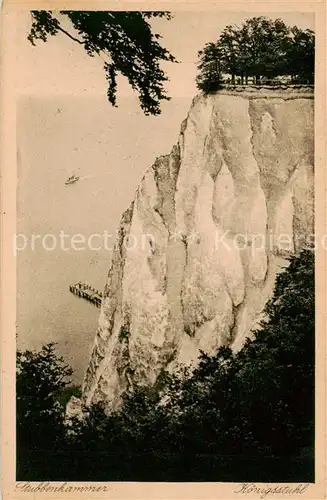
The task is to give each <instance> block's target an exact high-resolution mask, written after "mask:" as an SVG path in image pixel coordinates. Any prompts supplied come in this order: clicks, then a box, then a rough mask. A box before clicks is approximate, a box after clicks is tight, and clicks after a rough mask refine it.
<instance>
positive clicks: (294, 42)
mask: <svg viewBox="0 0 327 500" xmlns="http://www.w3.org/2000/svg"><path fill="white" fill-rule="evenodd" d="M199 58H200V63H199V65H198V69H199V70H200V74H199V76H198V78H197V84H198V88H199V89H201V90H203V91H204V92H205V93H208V89H209V91H210V89H211V88H214V87H215V86H217V85H218V86H219V83H221V81H222V74H223V73H224V74H230V75H231V83H232V84H234V83H235V78H236V77H239V79H240V83H242V84H243V83H248V78H249V77H254V78H255V80H256V83H259V82H260V78H261V77H267V78H268V79H271V78H274V77H277V76H283V75H288V76H292V78H293V79H295V78H298V79H301V80H305V81H306V82H313V80H314V32H313V31H311V30H300V29H299V28H297V27H296V26H294V27H288V26H286V24H285V23H284V22H283V21H282V20H281V19H276V20H275V21H272V20H270V19H267V18H265V17H253V18H251V19H248V20H246V21H245V22H244V23H243V24H242V26H241V27H238V26H227V27H226V28H225V29H224V30H223V32H222V33H221V35H220V37H219V39H218V40H217V42H215V43H210V44H207V45H206V46H205V48H204V50H202V51H200V52H199ZM212 67H217V68H219V76H217V73H216V72H213V71H209V68H212Z"/></svg>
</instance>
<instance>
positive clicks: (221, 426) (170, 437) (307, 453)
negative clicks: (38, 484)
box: [18, 250, 315, 482]
mask: <svg viewBox="0 0 327 500" xmlns="http://www.w3.org/2000/svg"><path fill="white" fill-rule="evenodd" d="M266 316H267V318H268V319H266V320H265V321H264V322H262V324H261V327H260V329H258V330H257V331H255V332H253V340H247V342H246V343H245V345H244V347H243V349H242V350H241V351H240V352H239V353H237V354H233V353H232V351H231V350H230V349H229V348H226V347H222V348H220V349H219V350H218V352H217V353H216V354H215V355H214V356H207V355H206V354H204V353H202V355H201V359H200V363H199V365H198V367H197V368H196V369H195V370H194V371H193V372H191V371H189V370H187V369H183V370H181V372H180V373H178V374H175V375H174V376H171V375H168V374H167V373H165V372H163V373H162V374H161V376H160V377H159V379H158V380H157V383H156V385H155V386H154V387H151V388H145V387H137V388H135V391H134V393H133V395H128V396H127V395H126V396H125V397H124V404H123V407H122V408H121V410H120V411H119V412H111V413H110V414H109V415H108V414H105V413H104V410H103V408H101V405H97V406H93V407H92V408H90V409H89V411H88V413H87V414H86V417H85V420H84V421H83V422H78V421H76V422H75V432H74V433H70V434H69V435H68V436H66V440H65V443H64V444H63V445H62V449H61V454H60V452H58V454H56V460H57V464H56V467H54V464H53V457H52V459H51V461H50V462H51V464H50V465H51V467H50V466H49V468H48V470H47V471H44V468H43V469H41V470H37V469H36V468H35V469H32V468H30V469H29V476H28V477H27V475H26V474H25V473H23V472H22V471H24V470H25V469H24V467H22V466H21V467H20V468H19V471H20V474H21V477H19V478H18V479H23V478H24V479H38V480H41V479H42V480H45V479H57V480H59V479H60V480H62V479H65V480H68V479H70V480H99V481H110V480H143V481H151V480H157V481H165V480H170V481H192V480H193V481H201V480H202V481H204V480H206V481H275V482H276V481H302V482H303V481H306V482H309V481H313V480H314V477H313V474H314V473H313V470H314V344H315V342H314V339H315V335H314V332H315V329H314V316H315V308H314V254H313V252H312V251H310V250H305V251H303V252H302V253H301V254H300V255H299V256H297V257H292V258H291V259H290V264H289V267H288V268H287V269H286V270H285V271H284V272H283V273H281V274H280V275H279V276H278V277H277V282H276V287H275V291H274V295H273V297H272V299H271V300H270V301H269V302H268V304H267V306H266ZM31 362H32V363H33V362H34V361H33V360H32V361H31ZM51 363H53V359H52V358H51ZM49 373H50V374H51V371H50V372H49ZM27 376H29V375H27ZM28 394H29V396H26V397H30V398H31V400H33V398H35V394H32V393H31V392H30V393H28ZM31 404H34V403H31ZM33 411H34V414H33V418H34V421H33V424H32V425H33V426H34V428H35V426H37V425H38V421H39V420H40V424H41V426H42V425H43V423H44V417H45V414H44V412H41V413H40V415H39V414H38V410H37V409H36V408H34V410H33ZM55 415H56V418H55V420H54V422H55V427H54V429H55V430H56V431H57V432H58V433H59V436H60V439H59V441H58V442H61V441H60V440H61V439H62V438H61V436H62V426H61V424H60V422H59V421H58V422H57V414H55ZM18 418H19V419H20V425H23V427H24V425H25V423H24V422H25V419H28V418H30V417H29V416H28V415H25V414H24V413H22V412H20V413H19V414H18ZM48 418H49V421H51V422H52V419H53V415H52V413H51V412H50V413H49V414H48ZM41 428H43V427H41ZM50 432H52V433H53V429H51V430H50ZM20 439H21V438H20ZM52 442H56V440H55V439H54V437H53V438H52ZM22 443H23V441H22ZM22 443H19V446H20V445H21V444H22ZM29 444H30V446H32V445H33V446H36V447H37V448H38V454H39V455H40V454H41V455H42V456H43V458H45V457H47V456H48V452H47V451H44V450H43V446H42V440H40V439H37V440H36V441H35V443H33V439H32V440H30V441H29ZM43 444H44V443H43ZM56 453H57V452H56ZM44 461H47V460H44ZM23 476H24V477H23Z"/></svg>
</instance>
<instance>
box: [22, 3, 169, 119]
mask: <svg viewBox="0 0 327 500" xmlns="http://www.w3.org/2000/svg"><path fill="white" fill-rule="evenodd" d="M31 15H32V26H31V31H30V34H29V36H28V39H29V41H30V42H31V43H32V44H33V45H35V41H36V40H42V41H43V42H46V41H47V39H48V36H55V35H57V34H58V33H59V32H60V33H64V34H65V35H66V36H68V37H69V38H70V39H71V40H73V41H74V42H76V43H78V44H80V45H82V46H83V47H84V49H85V50H86V52H87V54H88V55H89V56H91V57H93V56H94V55H99V56H101V57H102V58H103V59H104V70H105V74H106V80H107V82H108V91H107V96H108V100H109V102H110V103H111V104H112V105H113V106H115V105H116V93H117V76H118V74H119V73H120V74H121V75H123V76H124V77H126V78H127V80H128V82H129V84H130V85H131V87H132V88H133V90H135V91H136V92H137V93H138V96H139V101H140V105H141V108H142V109H143V111H144V113H145V114H153V115H157V114H160V103H161V101H163V100H168V99H169V97H168V96H167V95H166V92H165V90H164V83H165V82H166V81H167V76H166V75H165V73H164V71H163V70H162V69H161V68H160V63H161V62H162V61H170V62H176V59H175V58H174V56H173V55H172V54H170V52H169V51H168V50H167V49H165V48H164V47H162V46H161V45H160V43H159V39H160V35H158V34H156V33H153V32H152V29H151V26H150V24H149V23H148V21H147V20H148V19H151V18H153V17H163V18H166V19H167V20H169V19H171V15H170V13H168V12H138V11H130V12H127V11H126V12H120V11H112V12H108V11H89V12H88V11H68V10H65V11H60V12H57V13H54V12H52V11H35V10H34V11H31ZM60 18H61V19H64V18H66V19H67V18H68V19H69V21H70V23H71V26H72V27H73V34H72V33H70V32H69V31H67V29H66V28H65V27H64V26H66V24H65V23H64V21H61V20H60ZM63 24H64V26H63ZM75 33H76V36H75Z"/></svg>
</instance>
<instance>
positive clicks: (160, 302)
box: [82, 89, 314, 407]
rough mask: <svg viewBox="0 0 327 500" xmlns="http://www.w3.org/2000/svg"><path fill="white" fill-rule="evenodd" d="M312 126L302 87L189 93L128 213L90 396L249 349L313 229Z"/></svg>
mask: <svg viewBox="0 0 327 500" xmlns="http://www.w3.org/2000/svg"><path fill="white" fill-rule="evenodd" d="M296 92H297V93H296ZM313 131H314V117H313V95H312V93H311V92H310V91H308V90H306V89H303V90H302V91H295V90H294V89H293V90H291V89H290V90H289V91H284V92H281V93H279V94H277V93H276V91H270V92H269V91H265V92H264V93H262V92H260V91H258V90H257V91H254V92H250V91H249V92H247V93H246V92H243V93H239V94H236V93H235V92H234V93H231V92H227V91H225V92H219V93H217V94H215V95H211V96H207V97H205V96H198V97H196V98H195V99H194V101H193V104H192V107H191V109H190V112H189V114H188V117H187V118H186V120H185V121H184V122H183V124H182V127H181V132H180V136H179V139H178V143H177V145H175V146H174V147H173V148H172V151H171V153H170V154H169V155H167V156H163V157H160V158H158V159H157V160H156V162H155V163H154V165H153V166H152V167H151V168H150V169H149V170H148V171H147V172H146V174H145V176H144V177H143V179H142V181H141V183H140V185H139V188H138V190H137V192H136V196H135V199H134V201H133V202H132V204H131V205H130V207H129V208H128V209H127V210H126V212H125V213H124V215H123V217H122V219H121V223H120V227H119V238H118V241H117V242H116V246H115V250H114V254H113V259H112V265H111V269H110V272H109V275H108V280H107V284H106V287H105V290H104V294H103V302H102V309H101V314H100V320H99V327H98V330H97V333H96V337H95V341H94V347H93V352H92V355H91V358H90V362H89V366H88V369H87V373H86V375H85V380H84V386H83V398H82V399H83V404H86V405H88V404H90V403H91V402H96V401H99V400H103V401H105V402H106V403H107V404H108V405H110V406H113V407H117V406H118V405H119V403H120V396H121V394H122V393H123V392H124V391H125V390H126V389H129V388H131V387H132V386H133V384H134V383H140V384H152V383H154V382H155V380H156V377H157V376H158V374H159V373H160V371H161V370H162V369H163V368H168V369H170V370H173V369H174V367H175V366H176V365H178V364H180V363H187V364H189V363H191V364H194V363H196V360H197V358H198V355H199V350H204V351H206V352H208V353H213V352H214V351H215V350H216V349H217V348H218V347H219V346H221V345H229V346H231V347H232V348H233V349H235V350H238V349H240V348H241V347H242V345H243V343H244V339H245V338H246V336H247V335H248V334H249V332H250V330H251V327H253V325H254V324H255V322H256V321H257V319H258V315H259V314H260V313H261V311H262V309H263V307H264V305H265V303H266V301H267V298H268V297H269V296H270V294H271V292H272V290H273V286H274V280H275V276H276V272H278V267H279V265H280V260H281V256H283V255H285V253H289V252H290V251H294V250H295V251H297V250H299V249H300V248H301V247H303V246H304V245H305V244H306V242H307V241H308V239H309V238H311V237H312V235H313V232H314V171H313V154H314V132H313Z"/></svg>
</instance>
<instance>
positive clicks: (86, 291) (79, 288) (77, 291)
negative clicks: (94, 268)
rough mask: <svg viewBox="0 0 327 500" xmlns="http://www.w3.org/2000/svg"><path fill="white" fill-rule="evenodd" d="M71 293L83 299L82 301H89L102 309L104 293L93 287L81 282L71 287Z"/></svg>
mask: <svg viewBox="0 0 327 500" xmlns="http://www.w3.org/2000/svg"><path fill="white" fill-rule="evenodd" d="M69 291H70V292H71V293H73V294H74V295H76V296H77V297H81V298H82V299H85V300H88V301H89V302H91V303H92V304H93V305H95V306H96V307H101V302H102V293H101V292H99V290H96V289H95V288H93V287H92V286H90V285H87V284H86V283H82V282H81V281H79V282H78V283H76V284H75V285H70V286H69Z"/></svg>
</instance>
